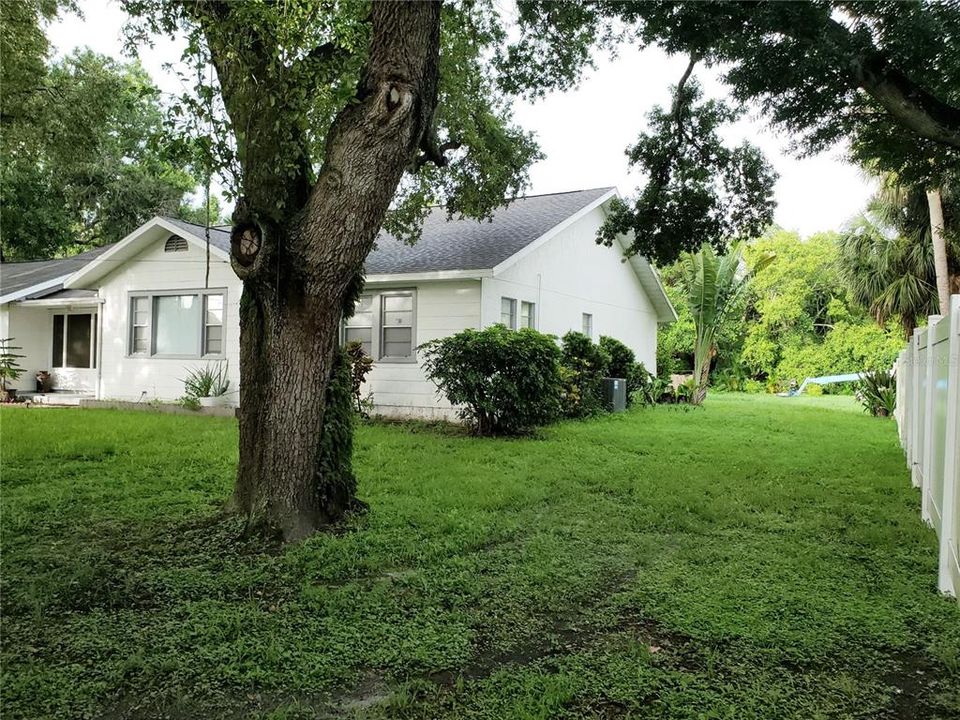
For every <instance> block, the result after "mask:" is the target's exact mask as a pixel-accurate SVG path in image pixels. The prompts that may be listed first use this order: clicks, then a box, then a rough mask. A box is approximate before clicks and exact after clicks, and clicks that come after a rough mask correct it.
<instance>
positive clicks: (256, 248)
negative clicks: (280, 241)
mask: <svg viewBox="0 0 960 720" xmlns="http://www.w3.org/2000/svg"><path fill="white" fill-rule="evenodd" d="M271 239H272V238H270V237H269V236H268V232H267V229H266V228H265V227H264V226H263V224H262V223H260V222H259V221H258V220H257V218H256V217H254V215H253V213H252V212H251V211H250V209H249V206H248V204H247V202H246V200H245V199H241V200H240V201H239V202H238V203H237V208H236V211H235V212H234V213H233V228H232V229H231V230H230V261H231V263H230V264H231V265H232V266H233V270H234V272H235V273H236V274H237V276H238V277H239V278H240V279H241V280H245V279H247V278H248V277H250V276H251V275H252V274H253V273H254V272H255V271H256V269H257V267H259V266H260V265H261V264H262V257H263V256H264V255H266V251H265V248H266V245H267V242H268V241H269V240H271Z"/></svg>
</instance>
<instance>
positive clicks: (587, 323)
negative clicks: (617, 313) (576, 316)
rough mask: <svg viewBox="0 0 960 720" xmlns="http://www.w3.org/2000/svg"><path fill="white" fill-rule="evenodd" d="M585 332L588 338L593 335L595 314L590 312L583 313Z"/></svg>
mask: <svg viewBox="0 0 960 720" xmlns="http://www.w3.org/2000/svg"><path fill="white" fill-rule="evenodd" d="M583 334H584V335H586V336H587V337H588V338H592V337H593V315H591V314H590V313H584V314H583Z"/></svg>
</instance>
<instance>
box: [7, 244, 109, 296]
mask: <svg viewBox="0 0 960 720" xmlns="http://www.w3.org/2000/svg"><path fill="white" fill-rule="evenodd" d="M111 247H113V246H112V245H104V246H103V247H98V248H94V249H93V250H87V251H86V252H82V253H80V254H79V255H74V256H73V257H68V258H59V259H56V260H36V261H34V262H5V263H0V296H5V295H10V294H12V293H15V292H19V291H20V290H25V289H27V288H29V287H32V286H33V285H39V284H40V283H45V282H49V281H50V280H55V279H56V278H58V277H63V276H64V275H70V274H71V273H74V272H76V271H77V270H79V269H80V268H82V267H83V266H84V265H86V264H87V263H88V262H90V261H91V260H93V259H94V258H95V257H97V256H99V255H102V254H103V253H105V252H106V251H107V250H109V249H110V248H111Z"/></svg>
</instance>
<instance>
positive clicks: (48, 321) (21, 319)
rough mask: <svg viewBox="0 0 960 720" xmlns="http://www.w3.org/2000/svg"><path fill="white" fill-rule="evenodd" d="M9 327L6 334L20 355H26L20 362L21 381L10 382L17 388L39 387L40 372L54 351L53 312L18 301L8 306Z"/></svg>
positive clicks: (48, 365) (46, 366) (48, 366)
mask: <svg viewBox="0 0 960 720" xmlns="http://www.w3.org/2000/svg"><path fill="white" fill-rule="evenodd" d="M7 311H8V318H9V319H8V323H9V325H8V329H7V331H6V333H4V337H9V338H12V340H11V343H10V344H11V345H16V346H18V347H20V348H22V349H21V350H15V351H14V352H16V353H17V354H18V355H25V356H26V357H23V358H20V359H19V360H18V361H17V362H18V363H19V365H20V367H22V368H23V375H21V376H20V379H19V380H14V381H12V382H10V383H9V384H10V387H12V388H16V389H17V390H33V389H35V388H36V386H37V381H36V377H35V376H36V374H37V372H39V371H40V370H52V369H53V368H51V367H50V360H51V354H52V352H53V314H52V313H51V312H50V310H49V309H47V308H28V307H23V306H20V305H17V304H15V303H14V304H11V305H9V306H8V310H7Z"/></svg>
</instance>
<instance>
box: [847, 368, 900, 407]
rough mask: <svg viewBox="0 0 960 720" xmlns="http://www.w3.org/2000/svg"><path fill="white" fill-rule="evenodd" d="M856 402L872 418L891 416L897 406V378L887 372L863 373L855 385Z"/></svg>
mask: <svg viewBox="0 0 960 720" xmlns="http://www.w3.org/2000/svg"><path fill="white" fill-rule="evenodd" d="M856 396H857V400H859V401H860V404H861V405H863V409H864V410H865V411H867V412H868V413H870V414H871V415H873V416H874V417H888V416H890V415H893V411H894V408H895V407H896V404H897V378H896V376H894V374H893V373H892V372H890V371H889V370H873V371H871V372H867V373H864V375H863V380H861V381H860V382H859V383H858V384H857V391H856Z"/></svg>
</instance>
